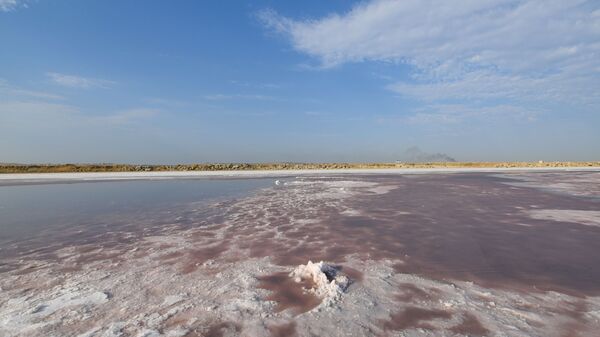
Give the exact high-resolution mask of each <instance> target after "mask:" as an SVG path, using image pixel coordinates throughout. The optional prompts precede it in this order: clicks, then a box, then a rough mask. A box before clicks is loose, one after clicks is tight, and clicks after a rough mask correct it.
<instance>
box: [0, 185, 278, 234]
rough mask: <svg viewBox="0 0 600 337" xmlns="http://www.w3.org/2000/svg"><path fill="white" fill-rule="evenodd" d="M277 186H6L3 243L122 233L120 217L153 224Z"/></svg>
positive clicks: (0, 190) (0, 207)
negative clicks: (156, 215)
mask: <svg viewBox="0 0 600 337" xmlns="http://www.w3.org/2000/svg"><path fill="white" fill-rule="evenodd" d="M271 184H273V180H272V179H226V180H220V179H219V180H216V179H210V180H209V179H177V180H175V179H173V180H137V181H103V182H70V183H52V184H22V185H10V186H1V185H0V243H2V242H4V243H6V242H19V241H23V240H30V239H36V238H38V239H39V237H41V236H42V237H43V236H45V235H49V236H53V237H54V236H57V234H60V233H59V232H61V231H62V232H68V231H69V230H72V229H74V228H80V227H82V226H83V227H86V226H87V227H90V226H100V225H101V226H102V230H107V231H118V230H120V228H119V227H120V226H122V225H124V224H123V223H120V221H118V219H119V218H120V215H123V218H130V217H131V216H132V215H136V216H138V217H139V218H140V219H146V220H147V218H148V217H151V216H152V213H153V212H157V211H162V212H169V210H170V209H176V208H177V207H179V206H181V205H189V204H190V203H198V207H200V208H202V205H203V204H204V205H205V207H209V203H210V202H216V201H222V200H228V199H233V198H239V197H243V196H244V195H247V194H249V193H252V192H253V191H255V190H257V189H260V188H263V187H267V186H270V185H271ZM126 224H129V222H127V223H126ZM87 229H90V228H87ZM58 236H60V235H58Z"/></svg>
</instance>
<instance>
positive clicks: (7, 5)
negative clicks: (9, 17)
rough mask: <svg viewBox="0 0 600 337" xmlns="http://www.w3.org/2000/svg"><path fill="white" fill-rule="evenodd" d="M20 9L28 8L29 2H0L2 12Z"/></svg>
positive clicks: (3, 0) (9, 0)
mask: <svg viewBox="0 0 600 337" xmlns="http://www.w3.org/2000/svg"><path fill="white" fill-rule="evenodd" d="M19 7H25V8H27V7H28V5H27V2H26V1H23V0H0V12H10V11H13V10H15V9H17V8H19Z"/></svg>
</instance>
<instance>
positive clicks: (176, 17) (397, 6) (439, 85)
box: [0, 0, 600, 163]
mask: <svg viewBox="0 0 600 337" xmlns="http://www.w3.org/2000/svg"><path fill="white" fill-rule="evenodd" d="M0 44H1V45H2V50H1V51H0V162H131V163H142V162H145V163H175V162H181V163H190V162H259V161H393V160H396V159H403V158H402V157H403V155H404V153H405V151H406V149H407V148H409V147H411V146H418V147H419V148H421V150H423V151H424V152H428V153H438V152H441V153H447V154H448V155H450V156H452V157H454V158H456V159H458V160H464V161H467V160H474V161H477V160H600V131H599V130H600V111H599V108H600V3H598V2H597V1H579V0H574V1H555V0H546V1H537V0H520V1H514V0H477V1H475V0H463V1H459V2H448V1H435V0H430V1H417V0H403V1H387V0H386V1H384V0H378V1H377V0H376V1H362V2H352V1H341V0H337V1H293V2H292V1H289V2H288V1H286V2H282V1H253V2H247V1H75V0H69V1H67V0H64V1H61V0H55V1H50V0H0Z"/></svg>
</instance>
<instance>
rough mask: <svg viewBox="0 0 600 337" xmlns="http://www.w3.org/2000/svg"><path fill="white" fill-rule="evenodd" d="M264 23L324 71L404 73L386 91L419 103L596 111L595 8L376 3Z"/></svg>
mask: <svg viewBox="0 0 600 337" xmlns="http://www.w3.org/2000/svg"><path fill="white" fill-rule="evenodd" d="M258 17H259V19H260V21H261V22H262V23H263V24H264V25H265V26H266V27H268V28H269V29H271V30H274V31H276V32H278V33H280V34H282V35H283V36H285V37H286V38H287V39H289V41H290V43H291V44H292V46H293V47H294V48H295V49H296V50H297V51H299V52H302V53H305V54H307V55H309V56H311V57H313V58H315V59H317V60H318V62H319V64H320V66H321V67H322V68H330V67H336V66H339V65H342V64H344V63H348V62H364V61H379V62H387V63H391V64H399V65H404V66H408V67H410V68H411V69H412V76H411V78H410V79H409V80H404V81H400V80H396V81H395V82H396V83H395V84H391V85H389V87H388V88H389V89H390V90H392V91H394V92H397V93H400V94H402V95H406V96H411V97H414V98H417V99H420V100H425V101H435V100H444V99H457V98H458V99H463V100H485V99H505V100H514V101H518V102H520V103H518V104H525V103H523V102H525V101H527V102H531V101H545V102H548V101H551V102H556V101H561V102H569V104H573V105H578V106H589V105H595V106H598V104H600V94H599V93H600V3H599V2H597V1H586V0H573V1H563V0H463V1H459V2H456V1H444V0H432V1H420V0H403V1H394V0H373V1H368V2H363V3H361V4H359V5H357V6H355V7H354V8H352V9H351V10H350V11H348V12H346V13H342V14H332V15H329V16H327V17H323V18H319V19H307V20H297V19H292V18H288V17H284V16H281V15H279V14H278V13H276V12H274V11H272V10H265V11H262V12H260V13H258Z"/></svg>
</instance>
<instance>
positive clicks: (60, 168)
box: [0, 161, 600, 173]
mask: <svg viewBox="0 0 600 337" xmlns="http://www.w3.org/2000/svg"><path fill="white" fill-rule="evenodd" d="M509 167H524V168H527V167H529V168H531V167H534V168H535V167H600V161H596V162H543V161H539V162H438V163H403V162H398V163H212V164H184V165H130V164H0V173H67V172H144V171H154V172H161V171H249V170H311V169H314V170H316V169H320V170H323V169H384V168H396V169H397V168H410V169H415V168H509Z"/></svg>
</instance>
